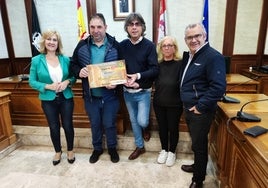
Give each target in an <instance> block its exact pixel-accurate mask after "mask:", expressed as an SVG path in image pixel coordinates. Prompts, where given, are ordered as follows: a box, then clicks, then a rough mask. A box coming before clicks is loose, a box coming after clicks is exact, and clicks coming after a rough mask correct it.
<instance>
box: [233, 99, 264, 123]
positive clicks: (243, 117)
mask: <svg viewBox="0 0 268 188" xmlns="http://www.w3.org/2000/svg"><path fill="white" fill-rule="evenodd" d="M266 100H268V99H261V100H255V101H249V102H247V103H245V104H244V105H243V106H242V107H241V109H240V111H238V112H237V115H236V118H237V120H239V121H242V122H260V121H261V118H259V117H257V116H255V115H252V114H248V113H246V112H243V108H244V107H245V106H246V105H248V104H249V103H253V102H261V101H266Z"/></svg>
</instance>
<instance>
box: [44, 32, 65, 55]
mask: <svg viewBox="0 0 268 188" xmlns="http://www.w3.org/2000/svg"><path fill="white" fill-rule="evenodd" d="M53 35H56V37H57V39H58V48H57V50H56V55H61V54H63V47H62V41H61V36H60V34H59V33H58V32H57V31H56V30H50V29H49V30H47V31H44V32H43V33H42V37H41V39H40V42H39V44H40V50H39V52H40V53H43V54H46V53H47V49H46V46H45V41H46V39H47V38H49V37H52V36H53Z"/></svg>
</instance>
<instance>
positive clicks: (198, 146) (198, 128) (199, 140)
mask: <svg viewBox="0 0 268 188" xmlns="http://www.w3.org/2000/svg"><path fill="white" fill-rule="evenodd" d="M184 112H185V120H186V123H187V125H188V129H189V132H190V136H191V139H192V150H193V152H194V173H193V178H192V181H195V182H197V183H202V182H203V181H204V180H205V176H206V169H207V162H208V133H209V130H210V126H211V123H212V121H213V119H214V116H215V112H207V113H203V114H195V113H193V112H190V111H188V110H187V109H185V110H184Z"/></svg>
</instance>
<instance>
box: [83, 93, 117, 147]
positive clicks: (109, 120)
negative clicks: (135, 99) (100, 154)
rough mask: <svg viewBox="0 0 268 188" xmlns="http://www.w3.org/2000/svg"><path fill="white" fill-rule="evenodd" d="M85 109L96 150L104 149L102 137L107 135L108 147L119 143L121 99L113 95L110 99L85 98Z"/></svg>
mask: <svg viewBox="0 0 268 188" xmlns="http://www.w3.org/2000/svg"><path fill="white" fill-rule="evenodd" d="M84 102H85V109H86V112H87V114H88V118H89V120H90V125H91V132H92V144H93V147H94V150H102V137H103V134H105V135H106V141H107V148H115V147H116V145H117V132H116V115H117V112H118V110H119V100H118V98H115V97H113V98H112V99H109V100H108V101H103V99H102V98H95V97H92V100H91V99H89V98H84Z"/></svg>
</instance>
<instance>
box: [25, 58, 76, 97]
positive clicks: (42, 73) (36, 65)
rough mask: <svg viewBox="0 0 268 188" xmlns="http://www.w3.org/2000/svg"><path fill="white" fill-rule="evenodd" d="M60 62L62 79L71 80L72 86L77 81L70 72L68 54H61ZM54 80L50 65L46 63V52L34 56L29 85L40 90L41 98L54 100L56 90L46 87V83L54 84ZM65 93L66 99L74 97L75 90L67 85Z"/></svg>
mask: <svg viewBox="0 0 268 188" xmlns="http://www.w3.org/2000/svg"><path fill="white" fill-rule="evenodd" d="M58 58H59V62H60V66H61V68H62V74H63V76H62V81H64V80H69V81H70V86H71V85H73V84H74V83H75V82H76V79H75V77H74V76H71V75H70V74H69V66H70V59H69V57H67V56H64V55H59V56H58ZM52 83H53V81H52V80H51V78H50V75H49V72H48V67H47V63H46V56H45V54H39V55H37V56H35V57H33V58H32V62H31V68H30V76H29V85H30V86H31V87H32V88H33V89H35V90H37V91H38V92H39V99H40V100H45V101H51V100H54V99H55V97H56V92H55V91H53V90H47V89H45V85H46V84H52ZM63 95H64V97H65V98H66V99H69V98H72V97H73V91H72V89H71V87H66V89H65V90H64V91H63Z"/></svg>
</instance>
